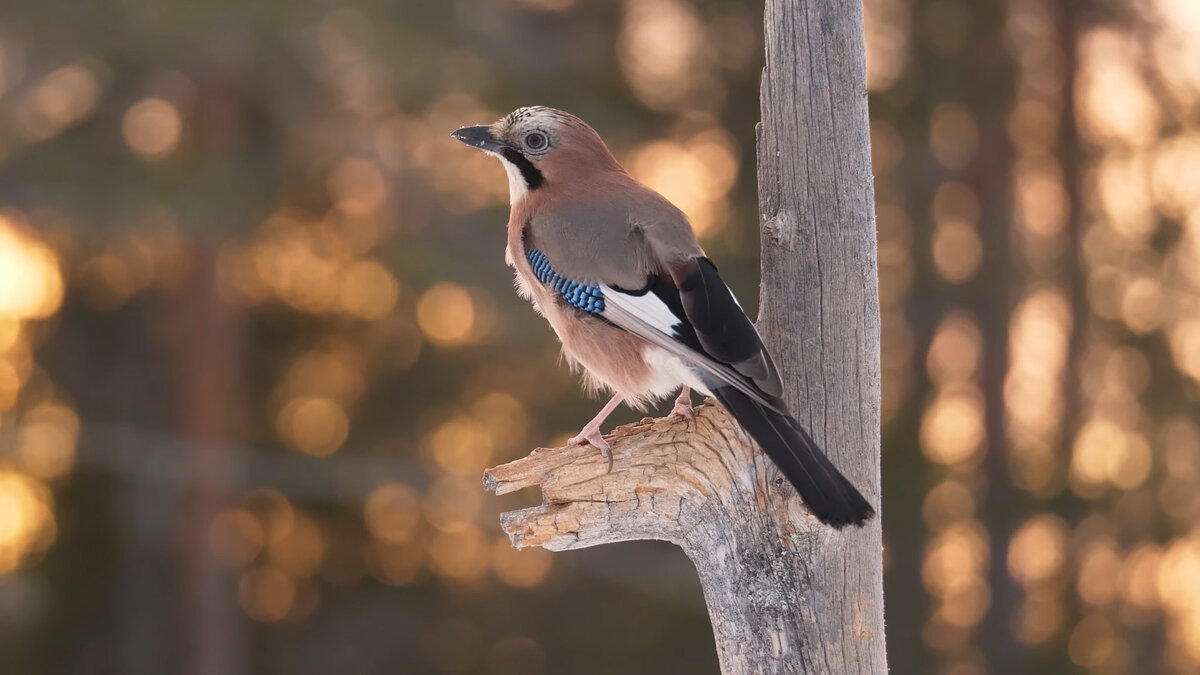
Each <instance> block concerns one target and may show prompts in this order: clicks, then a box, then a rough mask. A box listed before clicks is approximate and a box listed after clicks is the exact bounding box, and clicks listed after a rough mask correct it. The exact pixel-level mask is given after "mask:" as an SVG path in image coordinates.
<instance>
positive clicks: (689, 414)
mask: <svg viewBox="0 0 1200 675" xmlns="http://www.w3.org/2000/svg"><path fill="white" fill-rule="evenodd" d="M671 414H672V415H679V416H680V417H682V418H684V419H686V420H691V421H693V422H695V421H696V409H695V408H693V407H692V402H691V401H675V407H674V408H671Z"/></svg>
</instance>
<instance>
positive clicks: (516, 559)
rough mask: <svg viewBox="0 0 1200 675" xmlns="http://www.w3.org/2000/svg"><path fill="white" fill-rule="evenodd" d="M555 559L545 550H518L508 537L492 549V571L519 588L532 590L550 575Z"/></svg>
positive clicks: (501, 538)
mask: <svg viewBox="0 0 1200 675" xmlns="http://www.w3.org/2000/svg"><path fill="white" fill-rule="evenodd" d="M553 562H554V557H553V556H552V555H551V553H550V552H549V551H547V550H546V549H543V548H528V549H524V550H517V549H515V548H513V547H512V544H511V543H510V542H509V541H508V539H507V538H506V537H500V538H499V539H497V540H496V543H495V545H494V546H493V547H492V569H494V570H495V572H496V577H497V578H498V579H500V581H503V582H504V583H506V584H508V585H509V586H515V587H517V588H532V587H533V586H537V585H538V584H540V583H542V582H543V581H544V580H545V579H546V576H547V575H548V574H550V568H551V565H552V564H553Z"/></svg>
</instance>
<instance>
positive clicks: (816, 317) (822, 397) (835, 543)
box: [484, 0, 887, 674]
mask: <svg viewBox="0 0 1200 675" xmlns="http://www.w3.org/2000/svg"><path fill="white" fill-rule="evenodd" d="M765 23H766V49H767V66H766V68H765V69H764V72H763V82H762V101H761V103H762V115H763V121H762V124H761V125H760V128H759V139H758V162H759V172H758V180H759V201H760V208H761V213H762V244H763V246H762V249H763V251H762V292H761V307H762V309H761V312H760V316H759V329H760V330H761V332H762V333H763V337H764V339H765V340H766V343H767V345H768V347H769V348H770V349H771V352H772V353H773V354H774V355H775V359H776V362H777V365H778V366H779V368H780V370H781V374H782V376H783V380H784V386H785V397H786V399H787V400H788V402H789V403H790V404H791V405H792V410H793V412H794V413H796V414H797V418H798V419H799V420H800V421H801V422H802V423H804V424H805V426H807V427H808V429H809V430H810V431H811V432H812V434H813V436H814V438H816V440H817V442H818V443H819V444H821V446H822V447H823V448H825V451H826V452H827V453H828V454H829V455H830V457H831V458H832V459H833V461H834V463H835V464H837V465H838V466H839V467H840V468H841V469H842V471H843V472H844V473H845V474H846V476H847V477H848V478H850V480H851V481H852V482H853V483H854V484H855V485H856V486H858V488H859V489H860V490H861V491H862V492H863V494H864V495H865V496H866V497H867V499H868V500H869V501H870V502H871V503H872V504H873V505H874V506H875V508H876V510H877V511H880V512H881V509H880V501H879V484H880V483H879V385H880V364H879V303H878V281H877V279H878V275H877V271H876V259H875V223H874V195H873V187H872V177H871V168H870V147H869V132H868V119H867V93H866V71H865V63H864V53H863V34H862V29H863V24H862V6H861V4H860V3H858V2H846V1H845V0H806V1H805V2H799V0H768V1H767V8H766V21H765ZM609 443H610V444H611V446H612V451H613V457H614V465H613V471H612V472H611V473H608V472H607V469H608V463H607V461H606V460H604V459H603V458H602V457H601V456H600V453H599V452H597V451H596V450H595V449H594V448H591V447H568V448H559V449H553V450H548V449H538V450H535V451H534V452H533V454H531V455H529V456H528V457H525V458H523V459H519V460H517V461H515V462H512V463H509V464H506V465H503V466H500V467H496V468H493V469H490V470H489V471H488V472H487V473H486V474H485V476H484V483H485V486H486V487H488V489H491V490H494V491H495V492H496V493H497V494H503V493H507V492H512V491H514V490H518V489H521V488H524V487H528V486H533V485H538V486H540V487H541V490H542V494H543V503H542V505H540V506H537V507H533V508H529V509H523V510H520V511H515V512H510V513H506V514H504V515H503V516H502V517H501V523H502V525H503V527H504V530H505V531H506V532H507V533H508V534H509V536H510V537H511V538H512V541H513V545H514V546H517V547H523V546H542V547H544V548H547V549H549V550H555V551H558V550H567V549H575V548H583V547H587V546H595V545H597V544H605V543H609V542H617V541H626V540H630V539H661V540H666V541H670V542H673V543H675V544H677V545H679V546H680V547H681V548H682V549H683V550H684V551H685V552H686V553H687V555H688V557H690V558H691V560H692V561H693V562H694V563H695V565H696V569H697V572H698V573H699V575H700V581H701V585H702V586H703V588H704V596H705V601H706V603H707V605H708V611H709V616H710V617H711V619H712V624H713V632H714V634H715V637H716V644H717V651H718V656H719V658H720V662H721V669H722V672H724V673H726V674H732V673H738V674H741V673H883V672H886V670H887V661H886V653H885V645H884V632H883V576H882V540H881V530H880V517H879V516H877V517H876V518H874V519H872V520H871V521H869V522H868V523H867V524H866V526H864V527H862V528H853V527H851V528H847V529H845V530H841V531H838V530H834V529H832V528H829V527H826V526H824V525H822V524H820V523H819V522H817V521H816V520H815V519H814V518H813V517H812V516H811V515H810V514H809V513H808V511H807V509H806V508H805V507H804V506H803V503H802V502H801V501H800V499H799V497H797V496H796V493H795V490H794V489H793V488H792V487H791V485H789V484H787V482H786V481H785V480H784V479H783V478H782V477H781V476H780V474H779V472H778V471H777V470H776V469H775V467H774V466H773V465H772V464H771V462H770V460H768V459H767V458H766V457H765V456H764V455H763V454H762V453H761V452H760V451H759V450H758V449H757V446H756V445H755V444H754V442H753V441H752V440H750V438H749V437H748V436H747V435H746V434H745V432H743V431H742V429H741V428H740V427H739V426H738V424H737V423H736V422H735V421H734V420H733V419H732V418H731V417H730V416H729V415H728V414H727V413H726V412H725V411H724V410H722V409H721V408H720V407H718V406H716V405H713V404H707V405H705V406H702V407H700V408H697V420H696V422H695V423H694V424H693V423H690V422H685V421H684V420H682V419H679V418H674V419H662V420H649V419H647V420H643V421H641V422H639V423H637V424H633V425H627V426H624V427H621V428H619V429H617V430H616V431H615V432H614V433H613V435H612V436H610V437H609Z"/></svg>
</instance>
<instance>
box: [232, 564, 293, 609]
mask: <svg viewBox="0 0 1200 675" xmlns="http://www.w3.org/2000/svg"><path fill="white" fill-rule="evenodd" d="M238 602H239V603H240V604H241V605H242V610H243V611H244V612H246V616H249V617H250V618H251V619H254V620H255V621H262V622H272V621H281V620H283V619H284V618H286V617H287V615H288V613H289V612H291V611H292V605H293V604H294V603H295V602H296V584H295V583H294V582H293V581H292V580H291V579H290V578H289V577H288V575H286V574H284V573H283V572H281V571H279V570H278V569H276V568H274V567H270V566H262V567H256V568H254V569H252V570H249V571H247V572H246V573H245V574H243V575H242V579H241V582H240V583H239V584H238Z"/></svg>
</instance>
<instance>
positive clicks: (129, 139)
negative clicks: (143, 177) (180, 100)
mask: <svg viewBox="0 0 1200 675" xmlns="http://www.w3.org/2000/svg"><path fill="white" fill-rule="evenodd" d="M121 132H122V133H123V134H124V136H125V144H126V145H128V146H129V149H130V150H132V151H133V152H134V153H136V154H138V155H140V156H141V157H142V159H147V160H157V159H162V158H163V157H166V156H167V155H170V154H171V153H172V152H174V151H175V148H176V147H177V146H178V145H179V139H180V138H181V137H182V136H183V116H182V115H180V114H179V109H178V108H176V107H175V106H174V105H173V104H172V103H171V102H170V101H166V100H163V99H161V98H146V99H142V100H141V101H138V102H137V103H135V104H133V105H132V106H130V108H129V110H127V111H125V117H124V118H123V119H122V121H121Z"/></svg>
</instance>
